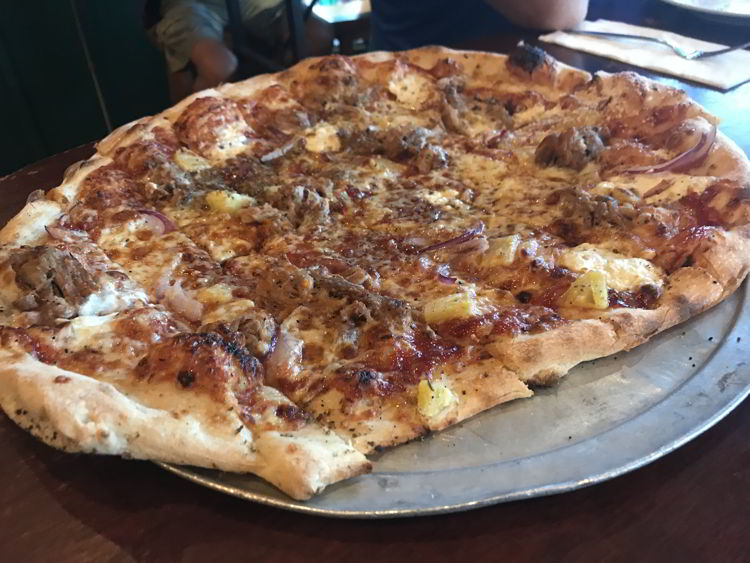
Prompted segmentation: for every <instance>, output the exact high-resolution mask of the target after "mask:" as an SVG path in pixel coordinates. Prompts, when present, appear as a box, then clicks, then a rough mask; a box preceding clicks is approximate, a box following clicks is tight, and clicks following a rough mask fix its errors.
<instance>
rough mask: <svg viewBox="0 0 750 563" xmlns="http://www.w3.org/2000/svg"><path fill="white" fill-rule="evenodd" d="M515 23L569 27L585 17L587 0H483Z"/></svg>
mask: <svg viewBox="0 0 750 563" xmlns="http://www.w3.org/2000/svg"><path fill="white" fill-rule="evenodd" d="M485 2H487V3H488V4H489V5H490V6H492V7H493V8H495V9H496V10H497V11H498V12H500V13H501V14H502V15H504V16H505V17H506V18H508V19H509V20H510V21H511V22H513V23H514V24H516V25H520V26H523V27H531V28H534V29H569V28H571V27H575V26H576V25H578V24H579V23H581V22H582V21H583V20H584V19H585V18H586V10H587V9H588V7H589V0H485Z"/></svg>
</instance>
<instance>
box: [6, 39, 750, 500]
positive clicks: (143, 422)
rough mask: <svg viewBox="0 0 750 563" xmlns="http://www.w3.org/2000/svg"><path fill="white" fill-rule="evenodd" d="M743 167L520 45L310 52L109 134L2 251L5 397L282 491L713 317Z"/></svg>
mask: <svg viewBox="0 0 750 563" xmlns="http://www.w3.org/2000/svg"><path fill="white" fill-rule="evenodd" d="M749 182H750V166H749V165H748V159H747V158H746V156H745V155H744V154H743V153H742V151H741V150H740V149H739V148H738V147H737V146H736V145H735V144H734V143H733V142H732V141H731V140H729V139H728V138H727V137H726V136H724V135H723V134H722V133H721V132H719V131H717V119H716V118H715V117H714V116H712V115H710V114H709V113H707V112H706V111H705V110H704V109H703V108H702V107H701V106H700V105H698V104H697V103H695V102H694V101H692V100H690V99H689V98H688V97H687V96H686V95H685V94H684V93H683V92H681V91H679V90H676V89H674V88H671V87H667V86H664V85H660V84H657V83H655V82H653V81H650V80H648V79H645V78H643V77H640V76H638V75H636V74H634V73H621V74H606V73H598V74H595V75H593V76H592V75H590V74H589V73H587V72H584V71H581V70H577V69H574V68H571V67H568V66H565V65H563V64H561V63H559V62H557V61H555V60H553V59H552V58H551V57H550V56H548V55H547V54H546V53H545V52H544V51H541V50H539V49H537V48H535V47H530V46H528V45H523V44H521V45H519V47H518V48H517V49H516V50H515V51H514V52H513V53H512V54H510V55H509V56H505V55H497V54H489V53H480V52H462V51H452V50H448V49H444V48H438V47H428V48H422V49H417V50H412V51H407V52H402V53H382V52H377V53H369V54H365V55H361V56H357V57H353V58H347V57H343V56H330V57H325V58H318V59H310V60H305V61H303V62H301V63H299V64H298V65H296V66H294V67H292V68H290V69H288V70H286V71H284V72H281V73H278V74H273V75H263V76H257V77H254V78H251V79H249V80H246V81H244V82H239V83H236V84H226V85H223V86H221V87H219V88H217V89H210V90H205V91H203V92H200V93H197V94H195V95H193V96H191V97H189V98H187V99H186V100H184V101H182V102H180V103H179V104H177V105H176V106H174V107H172V108H170V109H168V110H166V111H164V112H163V113H161V114H159V115H156V116H152V117H146V118H144V119H141V120H139V121H137V122H134V123H132V124H128V125H126V126H123V127H121V128H120V129H118V130H116V131H115V132H113V133H112V134H111V135H109V136H108V137H107V138H106V139H104V140H103V141H101V142H99V143H98V145H97V152H96V154H95V155H94V156H93V157H91V158H90V159H88V160H86V161H84V162H81V163H78V164H77V165H75V166H73V167H71V168H70V169H68V171H67V172H66V174H65V177H64V179H63V182H62V183H61V184H60V185H59V186H57V187H55V188H53V189H52V190H50V191H48V192H47V193H44V192H41V191H37V192H34V193H33V194H32V195H31V196H30V198H29V201H28V203H27V205H26V206H25V207H24V208H23V210H21V211H20V213H18V215H17V216H15V217H14V218H13V219H12V220H11V221H10V222H9V223H8V224H7V225H6V226H5V227H4V228H3V229H2V231H1V232H0V243H1V244H2V246H0V279H1V282H0V403H1V404H2V408H3V410H4V411H5V413H6V414H7V415H8V417H9V418H11V419H12V420H14V421H15V422H16V423H17V424H18V425H20V426H21V427H22V428H24V429H26V430H28V431H29V432H31V433H32V434H34V435H35V436H37V437H38V438H40V439H41V440H43V441H44V442H46V443H47V444H50V445H52V446H54V447H57V448H61V449H63V450H67V451H79V452H92V453H101V454H117V455H121V456H124V457H130V458H140V459H151V460H160V461H165V462H173V463H178V464H189V465H194V466H200V467H210V468H216V469H218V470H223V471H232V472H247V473H253V474H256V475H258V476H260V477H261V478H263V479H265V480H267V481H269V482H270V483H272V484H274V485H276V486H277V487H278V488H279V489H281V490H282V491H284V492H285V493H287V494H288V495H290V496H291V497H294V498H296V499H306V498H310V497H311V496H312V495H314V494H316V493H318V492H320V491H321V490H323V489H324V488H325V487H326V486H327V485H329V484H332V483H335V482H337V481H341V480H344V479H348V478H352V477H355V476H357V475H360V474H362V473H366V472H368V471H370V470H371V467H372V464H371V462H370V461H369V460H368V458H367V455H368V454H370V453H372V452H374V451H376V450H379V449H380V448H383V447H387V446H393V445H396V444H400V443H403V442H406V441H408V440H413V439H415V438H418V437H421V436H424V435H426V434H427V433H429V432H432V431H439V430H441V429H444V428H446V427H448V426H451V425H454V424H456V423H458V422H460V421H462V420H465V419H467V418H468V417H471V416H474V415H475V414H477V413H480V412H481V411H484V410H486V409H489V408H491V407H493V406H495V405H498V404H500V403H504V402H506V401H511V400H515V399H520V398H525V397H530V396H531V395H532V394H533V390H534V388H535V387H538V386H544V385H550V384H553V383H555V382H556V381H558V380H559V379H560V378H561V377H562V376H563V375H565V374H566V373H567V372H568V371H569V370H570V369H571V368H572V367H573V366H575V365H576V364H578V363H580V362H584V361H587V360H592V359H594V358H599V357H602V356H607V355H609V354H612V353H614V352H617V351H620V350H624V349H629V348H632V347H634V346H637V345H639V344H641V343H643V342H645V341H646V340H648V339H649V338H650V337H651V336H653V335H654V334H656V333H658V332H660V331H663V330H665V329H667V328H669V327H671V326H673V325H675V324H677V323H682V322H685V321H687V320H688V319H690V318H691V317H693V316H694V315H697V314H698V313H700V312H701V311H703V310H705V309H706V308H708V307H710V306H712V305H715V304H716V303H718V302H720V301H721V300H722V299H724V298H726V297H727V296H728V295H730V294H731V293H732V292H733V291H734V290H735V289H736V288H737V287H738V285H739V284H740V283H741V282H742V280H743V278H744V277H745V275H746V274H747V271H748V268H749V267H750V226H749V225H750V189H749V188H748V186H749Z"/></svg>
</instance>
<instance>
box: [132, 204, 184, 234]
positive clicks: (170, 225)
mask: <svg viewBox="0 0 750 563" xmlns="http://www.w3.org/2000/svg"><path fill="white" fill-rule="evenodd" d="M136 211H138V213H143V214H144V215H147V216H149V217H155V218H156V219H158V220H159V222H160V223H161V227H159V226H158V225H157V223H156V222H154V221H149V223H150V224H151V225H152V226H153V227H154V230H156V231H157V233H158V234H160V235H164V234H167V233H171V232H172V231H175V230H177V225H175V224H174V221H172V219H170V218H169V217H167V216H166V215H164V213H161V212H160V211H156V210H154V209H137V210H136Z"/></svg>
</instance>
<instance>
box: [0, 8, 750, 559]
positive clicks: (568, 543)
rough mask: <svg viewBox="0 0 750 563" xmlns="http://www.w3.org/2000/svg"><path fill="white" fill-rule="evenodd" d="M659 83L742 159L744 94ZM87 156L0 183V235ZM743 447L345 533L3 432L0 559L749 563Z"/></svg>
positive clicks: (731, 433)
mask: <svg viewBox="0 0 750 563" xmlns="http://www.w3.org/2000/svg"><path fill="white" fill-rule="evenodd" d="M622 4H624V3H622ZM649 6H650V7H647V9H646V10H643V11H639V12H638V14H637V18H636V19H631V21H639V22H643V21H648V22H650V23H651V24H652V25H659V26H662V27H665V28H670V29H674V30H678V31H679V30H684V32H685V33H692V34H693V35H696V36H697V35H700V36H703V37H707V38H709V39H714V40H719V39H722V38H725V40H726V41H730V39H731V37H732V35H731V34H735V35H737V34H741V33H742V32H741V30H739V31H738V30H737V29H735V28H731V27H721V26H717V25H715V24H712V23H708V22H706V21H704V20H700V19H699V18H696V17H693V16H689V15H686V14H685V13H684V12H680V11H679V10H677V9H673V8H667V7H661V6H656V5H655V4H654V3H650V4H649ZM605 15H606V14H605ZM678 16H679V18H678ZM659 18H662V19H661V20H660V19H659ZM621 19H622V18H621ZM709 32H711V33H713V36H711V33H709ZM745 33H746V32H745ZM524 36H525V38H526V39H533V35H530V34H523V33H518V34H511V35H503V36H500V37H486V38H478V39H476V40H473V41H472V42H470V43H467V44H466V45H464V46H465V47H473V48H482V49H487V50H493V51H500V52H502V51H507V49H509V48H510V47H512V46H513V45H514V44H515V43H516V42H517V41H518V39H520V38H522V37H524ZM549 51H550V52H551V53H552V54H554V55H555V56H556V57H558V58H559V59H561V60H563V61H565V62H568V63H570V64H573V65H576V66H580V67H583V68H586V69H588V70H598V69H604V70H608V71H617V70H624V69H626V68H627V67H625V66H624V65H622V64H619V63H615V62H612V61H608V60H606V59H601V58H598V57H593V56H590V55H586V54H582V53H577V52H574V51H569V50H567V49H564V48H561V47H551V46H550V47H549ZM664 81H666V82H668V83H670V84H675V85H677V86H682V87H684V88H685V89H687V90H688V91H689V93H690V94H691V95H692V96H693V97H694V98H696V99H697V100H698V101H699V102H701V103H702V104H703V105H705V106H706V107H707V108H708V109H709V110H710V111H712V112H714V113H715V114H717V115H719V116H720V117H721V118H722V119H723V120H724V124H723V125H722V129H723V130H724V131H725V132H726V133H728V134H729V135H730V136H731V137H732V138H734V139H735V140H736V141H738V143H739V144H740V146H742V147H743V149H744V150H745V151H746V152H750V128H749V127H748V125H747V123H748V109H750V86H748V85H746V86H742V87H739V88H737V89H735V90H734V91H731V92H729V93H725V94H722V93H719V92H716V91H712V90H707V89H704V88H701V87H698V86H694V85H685V84H681V83H679V82H677V81H676V80H672V79H664ZM91 152H92V147H91V145H86V146H82V147H78V148H76V149H73V150H71V151H68V152H66V153H62V154H60V155H57V156H55V157H52V158H49V159H47V160H44V161H42V162H40V163H38V164H36V165H33V166H31V167H28V168H26V169H24V170H21V171H19V172H17V173H15V174H13V175H11V176H7V177H5V178H2V179H0V201H2V207H0V224H1V223H4V222H5V221H6V220H7V219H8V218H9V217H11V216H12V215H13V214H14V213H16V212H17V210H18V209H20V207H21V205H22V204H23V202H24V200H25V198H26V195H27V194H28V193H29V192H30V191H31V190H33V189H36V188H49V187H52V186H54V185H56V184H57V183H58V182H59V180H60V178H61V175H62V172H63V170H64V169H65V167H66V166H67V165H68V164H70V163H72V162H74V161H76V160H78V159H81V158H85V157H87V156H88V155H89V154H91ZM748 436H750V408H749V407H748V405H747V404H743V405H741V406H740V407H739V408H738V409H737V410H736V411H735V412H733V413H732V414H730V415H729V416H728V417H727V418H726V419H724V420H723V421H721V422H720V423H719V424H718V425H716V426H715V427H714V428H712V429H711V430H709V431H708V432H706V433H705V434H703V435H702V436H700V437H699V438H697V439H696V440H694V441H692V442H691V443H689V444H687V445H686V446H683V447H682V448H680V449H679V450H677V451H676V452H673V453H671V454H669V455H668V456H666V457H665V458H663V459H661V460H658V461H656V462H654V463H652V464H651V465H649V466H647V467H645V468H642V469H639V470H637V471H635V472H633V473H631V474H628V475H625V476H623V477H620V478H617V479H615V480H613V481H610V482H607V483H604V484H601V485H597V486H594V487H591V488H588V489H583V490H579V491H576V492H572V493H567V494H563V495H558V496H554V497H546V498H538V499H533V500H528V501H522V502H514V503H510V504H504V505H497V506H493V507H488V508H483V509H480V510H476V511H472V512H467V513H459V514H449V515H443V516H433V517H426V518H413V519H403V520H386V521H362V520H360V521H357V520H351V521H348V520H333V519H326V518H319V517H310V516H303V515H300V514H295V513H291V512H284V511H281V510H277V509H273V508H268V507H265V506H260V505H256V504H252V503H249V502H244V501H241V500H238V499H235V498H231V497H226V496H223V495H221V494H219V493H215V492H212V491H208V490H205V489H202V488H200V487H198V486H196V485H193V484H191V483H188V482H185V481H182V480H180V479H179V478H177V477H175V476H173V475H171V474H168V473H166V472H164V471H162V470H160V469H159V468H157V467H156V466H155V465H152V464H150V463H147V462H138V461H123V460H120V459H115V458H106V457H89V456H76V455H68V454H62V453H59V452H57V451H55V450H53V449H51V448H48V447H46V446H44V445H42V444H41V443H39V442H37V441H36V440H35V439H34V438H32V437H31V436H29V435H28V434H26V433H25V432H23V431H21V430H19V429H18V428H16V427H15V425H13V423H11V422H10V421H9V420H8V419H7V418H5V417H2V418H0V456H1V457H2V461H1V462H0V560H3V561H113V562H114V561H175V560H184V561H228V560H252V561H264V562H268V563H272V562H276V561H284V562H286V563H288V562H296V561H301V560H312V561H325V562H327V563H331V562H338V561H368V562H369V561H402V560H403V561H413V562H417V561H420V562H422V561H425V562H431V561H441V560H445V559H449V560H460V561H505V562H511V561H512V562H515V561H523V560H534V561H555V562H558V561H575V562H578V561H600V562H605V561H639V562H641V561H681V562H683V561H712V562H720V561H748V560H750V540H749V539H748V531H749V527H750V469H749V468H750V440H748Z"/></svg>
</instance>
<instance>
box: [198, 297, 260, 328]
mask: <svg viewBox="0 0 750 563" xmlns="http://www.w3.org/2000/svg"><path fill="white" fill-rule="evenodd" d="M198 299H199V300H201V301H202V300H203V299H202V298H201V296H200V292H198ZM214 303H215V301H214ZM254 309H255V303H253V302H252V301H251V300H250V299H236V300H234V301H229V302H225V303H222V304H220V305H219V306H218V307H216V309H214V310H213V311H209V312H208V313H206V314H204V315H203V318H202V320H201V322H203V324H209V323H217V322H225V323H228V322H232V321H234V320H237V319H241V318H243V317H244V316H245V315H247V314H248V313H249V312H250V311H252V310H254Z"/></svg>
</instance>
